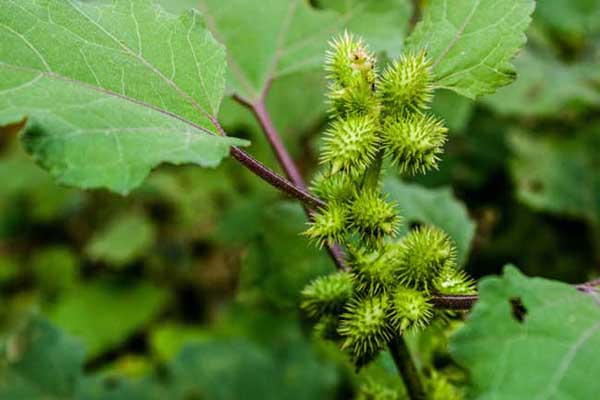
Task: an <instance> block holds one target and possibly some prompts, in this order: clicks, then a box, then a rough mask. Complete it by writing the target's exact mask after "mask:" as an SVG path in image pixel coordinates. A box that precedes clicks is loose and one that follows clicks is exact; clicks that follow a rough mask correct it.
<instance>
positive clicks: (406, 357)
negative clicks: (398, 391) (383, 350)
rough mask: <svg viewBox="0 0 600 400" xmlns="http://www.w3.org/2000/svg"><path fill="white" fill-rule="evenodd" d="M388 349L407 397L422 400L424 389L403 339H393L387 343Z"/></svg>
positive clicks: (412, 399) (424, 396)
mask: <svg viewBox="0 0 600 400" xmlns="http://www.w3.org/2000/svg"><path fill="white" fill-rule="evenodd" d="M388 348H389V349H390V353H391V354H392V358H393V359H394V363H396V367H397V368H398V371H400V376H401V377H402V380H403V381H404V387H405V388H406V392H407V393H408V397H409V398H410V399H411V400H424V399H425V398H426V395H425V388H424V387H423V383H422V382H421V376H420V375H419V371H418V370H417V367H416V365H415V363H414V361H413V359H412V356H411V355H410V351H409V350H408V346H407V345H406V341H405V340H404V338H403V337H402V336H398V337H396V338H394V339H393V340H392V341H390V342H389V343H388Z"/></svg>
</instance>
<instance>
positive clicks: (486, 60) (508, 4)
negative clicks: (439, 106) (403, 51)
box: [407, 0, 535, 98]
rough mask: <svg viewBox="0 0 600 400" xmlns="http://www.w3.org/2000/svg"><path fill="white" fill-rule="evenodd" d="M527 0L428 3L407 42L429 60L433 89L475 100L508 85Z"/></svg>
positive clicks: (530, 6) (528, 12) (521, 38)
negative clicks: (424, 51) (424, 54)
mask: <svg viewBox="0 0 600 400" xmlns="http://www.w3.org/2000/svg"><path fill="white" fill-rule="evenodd" d="M534 3H535V2H534V1H533V0H431V1H429V2H428V4H427V7H426V8H425V10H424V15H423V20H422V21H421V22H420V23H419V24H418V25H417V27H416V28H415V30H414V31H413V33H412V34H411V36H410V37H409V38H408V42H407V46H408V48H409V49H413V50H417V49H421V48H424V49H426V50H427V53H428V55H429V57H431V59H432V60H433V63H434V64H433V65H434V73H435V82H436V83H435V84H436V86H437V87H440V88H446V89H451V90H454V91H456V92H458V93H460V94H462V95H463V96H467V97H470V98H475V97H477V96H480V95H483V94H488V93H493V92H494V91H495V90H496V89H497V88H498V87H500V86H504V85H507V84H509V83H510V82H512V80H513V79H514V78H515V75H516V73H515V69H514V67H513V66H512V65H511V64H510V59H511V58H513V57H514V55H515V54H516V52H517V51H518V50H519V49H520V48H521V47H522V46H523V44H525V40H526V38H525V34H524V31H525V29H527V27H528V26H529V22H530V21H531V17H530V15H531V13H532V12H533V9H534Z"/></svg>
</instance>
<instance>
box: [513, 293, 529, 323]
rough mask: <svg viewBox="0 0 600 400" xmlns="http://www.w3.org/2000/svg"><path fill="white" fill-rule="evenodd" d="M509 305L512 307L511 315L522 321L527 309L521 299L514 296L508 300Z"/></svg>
mask: <svg viewBox="0 0 600 400" xmlns="http://www.w3.org/2000/svg"><path fill="white" fill-rule="evenodd" d="M509 301H510V306H511V307H512V315H513V317H514V318H515V319H516V320H517V321H519V322H523V321H524V320H525V316H526V315H527V309H526V308H525V306H524V305H523V303H522V302H521V299H519V298H518V297H514V298H512V299H510V300H509Z"/></svg>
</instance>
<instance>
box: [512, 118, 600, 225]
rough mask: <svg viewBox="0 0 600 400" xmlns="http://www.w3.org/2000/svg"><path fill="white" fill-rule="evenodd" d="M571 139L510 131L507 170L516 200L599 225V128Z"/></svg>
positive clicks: (595, 127)
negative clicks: (509, 172)
mask: <svg viewBox="0 0 600 400" xmlns="http://www.w3.org/2000/svg"><path fill="white" fill-rule="evenodd" d="M598 128H599V126H598V125H591V126H590V128H589V130H588V131H583V132H580V133H579V135H578V136H577V137H574V138H559V137H552V136H547V137H535V136H530V135H526V134H524V133H516V132H515V133H513V134H512V135H511V136H510V137H509V143H510V147H511V148H512V151H513V157H512V159H511V161H510V164H509V165H510V171H511V173H512V176H513V179H514V181H515V184H516V187H517V195H518V197H519V200H521V201H522V202H524V203H525V204H527V205H529V206H530V207H533V208H535V209H538V210H542V211H548V212H551V213H555V214H559V215H568V216H572V217H575V218H584V219H586V220H587V221H589V222H590V223H592V224H594V225H596V226H598V225H599V224H600V174H599V173H598V171H599V169H600V164H599V160H598V154H600V130H599V129H598Z"/></svg>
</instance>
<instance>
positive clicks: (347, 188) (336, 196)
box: [311, 172, 357, 204]
mask: <svg viewBox="0 0 600 400" xmlns="http://www.w3.org/2000/svg"><path fill="white" fill-rule="evenodd" d="M356 189H357V187H356V182H354V179H352V177H350V176H349V175H347V174H336V175H330V174H328V173H325V172H319V173H318V174H317V175H316V176H315V177H314V179H313V181H312V183H311V191H312V192H313V193H314V194H316V195H317V196H318V197H319V198H321V199H323V200H325V201H327V202H336V203H339V204H346V203H349V202H351V201H352V200H353V199H354V193H356Z"/></svg>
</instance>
